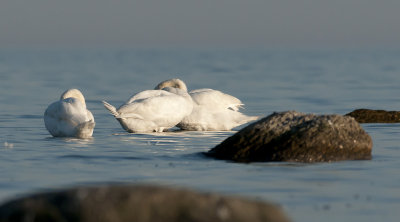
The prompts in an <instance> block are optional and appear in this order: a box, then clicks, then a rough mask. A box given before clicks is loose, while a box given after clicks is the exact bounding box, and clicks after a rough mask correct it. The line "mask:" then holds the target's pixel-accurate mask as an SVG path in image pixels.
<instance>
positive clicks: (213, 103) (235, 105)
mask: <svg viewBox="0 0 400 222" xmlns="http://www.w3.org/2000/svg"><path fill="white" fill-rule="evenodd" d="M189 94H190V96H191V97H192V99H193V101H194V102H195V103H196V104H198V105H203V106H209V107H210V108H213V109H215V108H224V109H232V110H234V111H238V110H239V108H241V107H242V106H243V103H242V102H241V101H240V100H239V99H238V98H236V97H234V96H231V95H229V94H226V93H223V92H221V91H219V90H214V89H196V90H192V91H190V92H189Z"/></svg>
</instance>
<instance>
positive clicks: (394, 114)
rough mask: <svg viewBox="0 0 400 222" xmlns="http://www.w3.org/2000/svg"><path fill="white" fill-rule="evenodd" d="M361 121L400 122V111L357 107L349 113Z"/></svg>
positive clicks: (348, 114)
mask: <svg viewBox="0 0 400 222" xmlns="http://www.w3.org/2000/svg"><path fill="white" fill-rule="evenodd" d="M346 116H351V117H353V118H354V119H355V120H356V121H357V122H359V123H400V112H399V111H386V110H371V109H356V110H354V111H353V112H350V113H347V114H346Z"/></svg>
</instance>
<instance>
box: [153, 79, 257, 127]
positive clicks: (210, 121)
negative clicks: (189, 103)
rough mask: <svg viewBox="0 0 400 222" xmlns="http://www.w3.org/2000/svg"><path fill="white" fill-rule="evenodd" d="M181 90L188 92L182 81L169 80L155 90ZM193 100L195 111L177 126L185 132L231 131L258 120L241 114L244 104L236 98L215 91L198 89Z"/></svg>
mask: <svg viewBox="0 0 400 222" xmlns="http://www.w3.org/2000/svg"><path fill="white" fill-rule="evenodd" d="M169 87H174V88H179V89H181V90H182V91H187V87H186V84H185V83H184V82H183V81H182V80H180V79H169V80H166V81H163V82H161V83H159V84H158V85H157V86H156V87H155V89H167V90H168V89H169ZM189 95H190V96H191V98H192V100H193V111H192V113H191V114H190V115H188V116H186V117H185V118H184V119H183V120H182V121H181V122H180V123H179V124H178V125H177V126H178V127H179V128H181V129H183V130H196V131H207V130H210V131H212V130H231V129H232V128H234V127H237V126H240V125H242V124H245V123H248V122H250V121H253V120H256V119H258V117H257V116H247V115H244V114H243V113H241V112H239V109H240V108H242V107H243V103H242V102H241V101H240V100H239V99H238V98H236V97H234V96H231V95H228V94H226V93H223V92H221V91H218V90H214V89H196V90H192V91H190V92H189Z"/></svg>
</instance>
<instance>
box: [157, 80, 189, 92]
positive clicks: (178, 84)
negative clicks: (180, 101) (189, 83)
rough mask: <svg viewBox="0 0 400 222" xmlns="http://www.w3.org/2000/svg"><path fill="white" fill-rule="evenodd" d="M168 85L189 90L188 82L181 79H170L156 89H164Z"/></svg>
mask: <svg viewBox="0 0 400 222" xmlns="http://www.w3.org/2000/svg"><path fill="white" fill-rule="evenodd" d="M166 87H173V88H178V89H181V90H183V91H186V92H187V87H186V84H185V83H184V82H183V81H182V80H180V79H169V80H165V81H163V82H161V83H159V84H158V85H157V86H156V88H155V89H163V88H166Z"/></svg>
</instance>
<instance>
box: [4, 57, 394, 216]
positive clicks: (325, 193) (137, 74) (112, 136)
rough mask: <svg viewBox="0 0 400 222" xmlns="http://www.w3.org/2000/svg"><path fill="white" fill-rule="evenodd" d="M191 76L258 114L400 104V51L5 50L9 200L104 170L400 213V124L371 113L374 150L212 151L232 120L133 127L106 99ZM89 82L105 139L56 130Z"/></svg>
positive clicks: (331, 208) (291, 210)
mask: <svg viewBox="0 0 400 222" xmlns="http://www.w3.org/2000/svg"><path fill="white" fill-rule="evenodd" d="M173 77H179V78H181V79H182V80H184V81H185V82H186V83H187V85H188V87H189V88H190V89H196V88H214V89H219V90H221V91H224V92H227V93H229V94H232V95H234V96H236V97H238V98H240V99H241V100H242V101H243V102H244V103H245V104H246V109H245V110H244V111H243V112H244V113H246V114H248V115H260V116H266V115H269V114H271V113H272V112H274V111H285V110H297V111H302V112H312V113H338V114H345V113H347V112H349V111H352V110H353V109H355V108H372V109H387V110H400V99H399V95H400V88H399V87H398V85H399V83H400V51H394V50H391V51H356V52H350V51H271V50H270V51H269V50H90V51H84V50H58V51H54V50H53V51H51V50H47V51H46V50H2V51H1V50H0V104H1V108H0V200H1V201H5V200H8V199H10V198H14V197H17V196H20V195H24V194H26V193H31V192H33V191H43V190H48V189H57V188H60V187H69V186H74V185H82V184H84V185H85V184H96V183H101V182H124V183H155V184H166V185H172V186H180V187H189V188H193V189H196V190H201V191H215V192H221V193H225V194H234V195H240V196H246V197H251V198H257V199H262V200H267V201H273V202H276V203H279V204H280V205H282V206H283V208H284V209H285V211H286V212H287V214H288V215H289V216H290V217H291V218H292V219H293V220H294V221H304V222H306V221H307V222H308V221H378V220H379V221H398V218H399V217H400V211H399V209H400V173H399V171H398V169H399V168H400V125H399V124H364V125H363V127H364V129H365V130H366V131H367V132H368V133H369V134H370V135H371V137H372V139H373V141H374V147H373V159H372V160H370V161H344V162H337V163H319V164H292V163H289V164H288V163H255V164H237V163H231V162H226V161H218V160H213V159H207V158H205V157H203V156H202V155H200V154H199V153H201V152H204V151H208V150H209V149H210V148H212V147H213V146H215V145H216V144H218V143H220V142H221V141H222V140H224V139H225V138H227V137H229V136H230V135H232V134H233V133H235V132H236V131H237V130H239V129H240V128H236V129H234V131H228V132H167V133H158V134H128V133H126V132H125V131H123V130H122V128H121V127H120V125H119V124H118V123H117V121H116V120H115V119H114V118H113V117H112V116H111V115H109V114H108V112H107V110H105V109H104V108H103V106H102V104H101V102H100V101H101V100H103V99H105V100H107V101H109V102H110V103H112V104H114V105H120V104H122V103H123V102H124V101H125V100H126V99H128V98H129V96H131V95H132V94H134V93H136V92H139V91H142V90H145V89H151V88H153V87H154V86H155V85H156V84H157V83H158V82H160V81H162V80H165V79H168V78H173ZM72 87H76V88H79V89H81V90H82V92H83V93H84V95H85V97H86V99H87V106H88V108H89V109H90V110H91V111H92V112H93V114H94V116H95V120H96V128H95V131H94V134H93V139H89V140H80V139H60V138H52V137H51V136H50V135H49V134H48V132H47V131H46V129H45V128H44V124H43V119H42V116H43V112H44V110H45V109H46V107H47V106H48V105H49V104H50V103H51V102H53V101H55V100H57V99H58V98H59V96H60V95H61V93H62V92H63V91H64V90H66V89H68V88H72Z"/></svg>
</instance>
